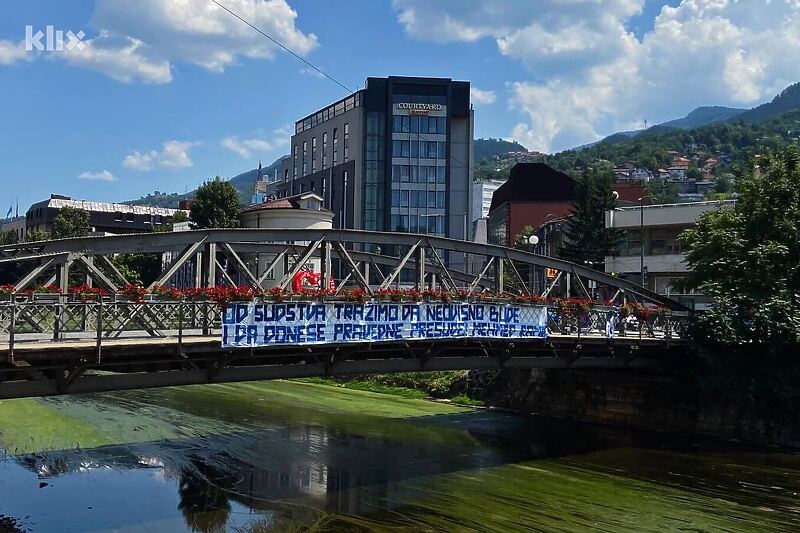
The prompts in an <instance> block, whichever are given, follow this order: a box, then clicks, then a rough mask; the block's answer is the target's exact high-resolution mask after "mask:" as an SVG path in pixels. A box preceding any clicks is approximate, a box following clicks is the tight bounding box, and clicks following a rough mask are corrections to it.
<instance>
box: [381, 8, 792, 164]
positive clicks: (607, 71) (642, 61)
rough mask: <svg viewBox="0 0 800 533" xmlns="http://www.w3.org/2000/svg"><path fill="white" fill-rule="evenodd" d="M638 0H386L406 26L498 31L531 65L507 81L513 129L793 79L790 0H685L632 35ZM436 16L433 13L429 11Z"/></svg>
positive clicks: (431, 34) (665, 113) (671, 111)
mask: <svg viewBox="0 0 800 533" xmlns="http://www.w3.org/2000/svg"><path fill="white" fill-rule="evenodd" d="M643 3H644V2H643V0H608V1H599V0H542V1H541V2H517V1H515V0H496V1H495V0H493V1H491V2H488V1H481V0H465V1H463V2H459V3H457V4H456V3H447V2H433V1H428V0H394V4H393V5H394V7H395V9H396V10H397V11H398V19H399V21H400V23H401V24H402V25H403V26H404V27H405V29H406V31H407V32H408V33H409V34H410V35H411V36H413V37H416V38H419V39H427V40H431V41H473V40H475V39H480V38H491V39H494V40H495V43H496V45H497V49H498V51H499V52H500V53H501V54H503V55H506V56H508V57H512V58H515V59H517V60H519V61H520V62H521V63H522V64H523V65H524V66H525V67H526V68H527V69H528V70H529V71H530V72H531V73H532V76H531V77H530V78H528V79H524V78H522V79H518V80H517V81H515V82H513V83H510V84H509V90H510V93H511V96H510V99H509V106H510V107H511V108H512V109H513V110H516V111H519V112H520V114H521V115H522V117H524V121H522V122H520V123H518V124H517V125H516V126H515V127H514V129H513V132H512V136H514V138H516V139H518V140H519V141H520V142H522V143H523V144H527V145H528V146H529V147H530V148H532V149H539V150H545V151H550V150H560V149H564V148H569V147H571V146H574V145H577V144H583V143H586V142H590V141H593V140H596V139H597V138H599V137H601V136H603V135H606V134H608V133H611V132H613V131H617V130H620V129H629V128H630V127H631V126H632V125H637V124H641V123H642V121H643V120H644V119H648V122H650V123H651V124H654V123H657V122H661V121H664V120H669V119H671V118H676V117H678V116H681V115H683V114H685V113H686V112H688V111H690V110H691V109H692V108H694V107H697V106H699V105H713V104H719V105H738V106H744V107H746V106H751V105H754V104H757V103H760V102H761V101H764V100H766V99H769V98H770V97H771V96H773V95H774V94H776V93H777V92H779V91H780V90H781V89H783V88H784V87H785V86H786V85H789V84H790V83H793V82H795V81H797V80H798V79H800V63H798V62H797V61H796V58H797V57H799V56H800V2H799V1H798V0H746V1H745V0H738V1H737V0H682V2H681V3H680V4H679V5H678V6H676V7H670V6H664V7H663V8H662V9H661V12H660V13H659V15H658V17H657V18H656V20H655V21H654V27H653V29H652V30H650V31H648V32H646V33H645V34H644V35H642V36H641V37H640V38H637V37H636V36H634V35H633V34H632V33H631V32H630V31H629V30H628V27H627V24H628V22H629V19H630V18H631V17H632V16H633V15H636V14H637V13H639V12H640V11H641V9H642V6H643ZM432 21H438V23H435V22H432Z"/></svg>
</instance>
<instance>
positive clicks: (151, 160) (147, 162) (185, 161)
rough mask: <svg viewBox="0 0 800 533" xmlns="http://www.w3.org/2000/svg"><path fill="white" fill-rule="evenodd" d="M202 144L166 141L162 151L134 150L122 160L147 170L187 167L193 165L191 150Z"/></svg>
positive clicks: (131, 166) (133, 167)
mask: <svg viewBox="0 0 800 533" xmlns="http://www.w3.org/2000/svg"><path fill="white" fill-rule="evenodd" d="M198 144H200V143H199V142H188V141H166V142H165V143H164V144H163V145H162V149H161V151H158V150H150V151H149V152H144V153H142V152H139V151H136V150H134V151H133V152H132V153H130V154H128V155H126V156H125V159H123V160H122V166H124V167H126V168H132V169H134V170H140V171H147V170H152V169H153V168H155V167H165V168H185V167H190V166H192V164H193V163H192V159H191V157H190V156H189V150H190V149H191V148H192V147H193V146H196V145H198Z"/></svg>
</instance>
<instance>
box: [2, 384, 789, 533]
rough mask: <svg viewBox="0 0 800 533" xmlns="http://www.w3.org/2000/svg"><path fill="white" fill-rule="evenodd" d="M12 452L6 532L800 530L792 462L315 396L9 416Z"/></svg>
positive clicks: (727, 449) (139, 396)
mask: <svg viewBox="0 0 800 533" xmlns="http://www.w3.org/2000/svg"><path fill="white" fill-rule="evenodd" d="M0 442H2V445H3V447H4V448H5V450H6V452H5V455H4V456H3V457H2V461H1V462H0V514H4V515H6V516H7V517H14V520H13V521H12V522H11V523H5V522H3V519H2V518H1V517H0V531H4V529H3V528H4V527H6V528H7V529H6V531H32V532H58V533H69V532H78V531H96V532H100V531H103V532H105V531H120V532H141V531H147V532H155V531H158V532H170V531H178V532H184V531H202V532H220V531H246V532H249V531H253V532H261V531H358V532H360V531H376V532H395V531H509V532H514V531H540V532H541V531H547V532H551V531H552V532H575V531H614V532H616V531H622V532H626V531H631V532H633V531H636V532H641V531H653V532H656V531H658V532H663V531H708V532H717V531H726V532H777V531H800V496H798V494H799V493H800V458H798V457H797V456H794V455H791V454H788V453H769V454H767V453H761V452H759V453H756V452H752V451H743V450H739V449H735V448H732V447H731V446H729V445H722V444H720V443H714V442H703V441H697V440H691V439H686V438H681V439H670V438H667V437H665V436H663V435H656V434H646V433H639V432H632V431H624V430H618V429H608V428H601V427H596V426H589V425H582V424H573V423H565V422H558V421H552V420H545V419H540V418H535V417H523V416H517V415H513V414H507V413H498V412H492V411H486V410H473V409H468V408H462V407H457V406H452V405H446V404H441V403H434V402H428V401H424V400H413V399H405V398H399V397H394V396H389V395H382V394H376V393H370V392H363V391H357V390H346V389H340V388H336V387H329V386H325V385H316V384H309V383H298V382H284V381H275V382H259V383H240V384H231V385H213V386H195V387H177V388H168V389H157V390H142V391H126V392H117V393H104V394H92V395H80V396H69V397H59V398H49V399H36V400H33V399H24V400H10V401H3V402H0ZM6 520H7V519H6ZM4 523H5V524H6V525H5V526H4V525H3V524H4ZM13 524H16V525H13Z"/></svg>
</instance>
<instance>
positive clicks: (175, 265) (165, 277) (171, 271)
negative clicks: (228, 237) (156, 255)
mask: <svg viewBox="0 0 800 533" xmlns="http://www.w3.org/2000/svg"><path fill="white" fill-rule="evenodd" d="M204 242H206V240H205V239H202V240H200V241H197V242H196V243H194V244H192V245H191V246H189V247H188V248H186V249H185V250H184V251H183V253H182V254H181V255H180V256H178V257H177V258H176V259H175V261H173V262H172V264H171V265H170V266H169V267H167V269H166V270H165V271H164V272H162V273H161V275H160V276H159V277H158V279H156V280H155V281H154V282H153V283H151V284H150V288H151V289H152V288H153V287H155V286H156V285H163V284H165V283H167V282H168V281H169V278H171V277H172V276H173V275H175V273H176V272H177V271H178V269H179V268H181V267H182V266H183V265H184V263H186V261H188V260H189V258H190V257H192V255H194V253H195V251H197V249H198V248H200V247H201V246H203V243H204Z"/></svg>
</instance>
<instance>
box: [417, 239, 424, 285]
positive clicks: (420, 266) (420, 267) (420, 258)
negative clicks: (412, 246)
mask: <svg viewBox="0 0 800 533" xmlns="http://www.w3.org/2000/svg"><path fill="white" fill-rule="evenodd" d="M416 274H417V276H416V277H417V279H416V288H417V290H418V291H424V290H425V247H424V246H420V247H419V248H418V249H417V272H416Z"/></svg>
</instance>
